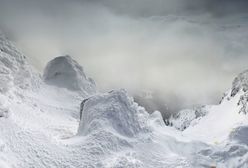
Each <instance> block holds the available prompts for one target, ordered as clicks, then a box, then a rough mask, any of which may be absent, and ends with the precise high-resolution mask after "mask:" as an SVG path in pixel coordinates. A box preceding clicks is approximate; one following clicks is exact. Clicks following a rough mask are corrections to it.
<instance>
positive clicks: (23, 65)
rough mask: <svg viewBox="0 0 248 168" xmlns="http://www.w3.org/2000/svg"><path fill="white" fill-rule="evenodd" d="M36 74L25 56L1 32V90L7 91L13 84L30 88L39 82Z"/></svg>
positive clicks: (22, 87)
mask: <svg viewBox="0 0 248 168" xmlns="http://www.w3.org/2000/svg"><path fill="white" fill-rule="evenodd" d="M35 75H36V74H35V72H34V70H32V68H31V66H29V65H28V63H27V61H26V58H25V56H24V55H23V54H22V53H21V52H20V51H19V50H18V49H17V48H16V47H15V46H14V45H13V44H12V43H11V42H10V41H9V40H8V39H6V38H5V37H4V35H2V34H0V78H1V80H0V92H2V93H5V92H7V91H9V89H10V88H12V87H13V86H14V87H15V88H16V87H19V88H21V89H25V88H30V86H31V85H33V84H35V82H37V81H36V80H37V79H34V78H37V76H35Z"/></svg>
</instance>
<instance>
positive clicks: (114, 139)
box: [0, 36, 248, 168]
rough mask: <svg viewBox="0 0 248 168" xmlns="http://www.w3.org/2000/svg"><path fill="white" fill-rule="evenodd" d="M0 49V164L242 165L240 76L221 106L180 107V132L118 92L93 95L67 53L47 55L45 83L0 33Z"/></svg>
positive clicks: (55, 167)
mask: <svg viewBox="0 0 248 168" xmlns="http://www.w3.org/2000/svg"><path fill="white" fill-rule="evenodd" d="M0 48H1V52H0V59H1V60H0V63H1V64H2V66H0V67H1V73H0V75H1V79H2V80H5V82H2V83H0V87H1V91H2V94H1V96H0V167H1V168H34V167H35V168H84V167H97V168H124V167H128V168H143V167H145V168H165V167H166V168H174V167H182V168H203V167H204V168H209V167H218V168H233V167H235V168H236V167H237V168H246V167H248V145H247V140H248V138H247V137H248V136H247V132H248V131H247V130H248V129H247V127H248V124H247V123H248V115H246V113H240V110H241V109H242V108H243V107H246V105H247V101H246V99H245V98H241V97H242V96H246V89H243V88H245V87H246V85H247V82H245V81H246V80H243V79H244V78H243V77H241V78H240V77H238V78H240V79H242V82H238V80H236V79H238V78H236V79H235V82H234V83H235V84H234V87H233V88H232V89H231V91H229V92H228V94H227V95H226V96H225V97H224V98H223V101H222V102H221V104H219V105H213V106H207V107H208V108H204V109H205V110H206V112H204V113H202V112H200V113H199V114H198V112H197V113H196V111H195V110H193V111H188V112H187V111H184V112H182V113H181V116H179V120H177V121H180V122H177V123H178V128H184V127H185V126H186V127H187V129H185V130H184V131H179V130H177V129H175V128H173V127H166V126H165V124H164V123H163V119H162V117H161V114H160V112H154V113H153V114H151V115H149V114H148V113H147V112H146V111H145V110H144V108H142V107H139V106H138V105H137V104H136V103H134V102H133V100H132V98H130V97H129V96H128V95H127V93H126V92H125V91H123V90H119V91H112V92H110V93H102V94H100V93H96V94H95V85H94V84H93V82H92V81H91V80H89V79H88V78H87V77H85V75H84V73H83V71H82V68H80V66H79V65H77V64H76V63H75V61H73V60H72V59H71V58H70V57H59V58H56V59H54V60H52V61H51V62H50V63H49V64H48V66H47V68H46V70H45V74H44V79H45V81H46V83H43V82H42V81H40V82H38V83H37V85H38V87H36V85H33V84H32V83H35V82H32V81H35V80H33V79H38V76H35V75H37V74H36V73H33V70H32V68H31V67H30V66H29V65H28V63H27V62H26V60H25V58H24V56H23V55H22V54H21V53H20V52H19V51H17V50H16V48H15V47H14V46H13V45H12V44H11V43H10V42H9V41H8V40H6V38H4V37H2V36H1V40H0ZM241 76H242V75H241ZM74 81H75V83H76V84H75V85H74V83H73V82H74ZM47 84H49V85H47ZM33 88H35V89H33ZM234 90H235V91H234ZM9 92H10V93H9ZM78 92H85V94H79V93H78ZM91 93H93V95H92V94H91ZM231 93H233V94H231ZM231 95H232V96H231ZM85 98H87V100H86V101H85V102H84V107H83V108H82V119H81V121H80V118H79V113H80V103H81V102H82V101H83V100H85ZM188 113H190V115H189V116H187V114H188ZM199 116H200V117H199ZM199 118H200V119H199ZM196 121H197V122H196ZM78 126H79V127H78Z"/></svg>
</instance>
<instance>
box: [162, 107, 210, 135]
mask: <svg viewBox="0 0 248 168" xmlns="http://www.w3.org/2000/svg"><path fill="white" fill-rule="evenodd" d="M206 108H207V107H196V108H194V109H185V110H181V111H180V112H178V113H177V114H176V115H175V116H172V117H171V118H170V119H169V120H168V121H166V123H167V125H169V126H173V127H175V128H176V129H179V130H181V131H183V130H185V129H186V128H188V127H189V126H190V125H194V124H196V122H197V121H199V120H200V119H201V118H202V117H204V116H205V115H206V114H207V109H206Z"/></svg>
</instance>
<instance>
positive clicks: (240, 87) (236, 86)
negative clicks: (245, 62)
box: [231, 70, 248, 97]
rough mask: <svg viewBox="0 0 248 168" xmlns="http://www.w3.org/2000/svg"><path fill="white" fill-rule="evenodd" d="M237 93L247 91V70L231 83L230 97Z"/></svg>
mask: <svg viewBox="0 0 248 168" xmlns="http://www.w3.org/2000/svg"><path fill="white" fill-rule="evenodd" d="M239 91H243V92H247V91H248V70H246V71H244V72H242V73H240V74H239V75H238V76H237V77H236V78H235V79H234V81H233V84H232V91H231V96H232V97H234V96H235V95H236V94H237V93H238V92H239Z"/></svg>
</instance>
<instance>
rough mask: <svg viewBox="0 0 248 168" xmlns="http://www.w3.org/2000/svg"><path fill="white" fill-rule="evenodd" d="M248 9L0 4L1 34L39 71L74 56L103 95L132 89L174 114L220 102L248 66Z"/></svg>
mask: <svg viewBox="0 0 248 168" xmlns="http://www.w3.org/2000/svg"><path fill="white" fill-rule="evenodd" d="M247 7H248V5H247V2H246V1H241V0H236V1H234V0H233V1H231V0H229V1H223V0H219V1H213V0H153V1H151V0H143V1H142V0H125V1H116V0H102V1H100V0H91V1H90V0H88V1H86V0H85V1H83V0H82V1H80V0H71V1H66V0H50V1H48V0H43V1H34V0H33V1H31V0H18V1H17V0H8V1H7V0H0V29H2V31H4V32H5V33H6V34H7V36H8V37H9V38H10V39H11V40H13V41H14V42H15V43H16V45H17V46H18V47H19V48H20V49H21V50H22V51H23V52H24V53H25V54H26V55H27V57H28V59H29V60H30V62H31V63H32V64H33V65H34V66H35V67H36V68H37V69H39V70H40V71H42V69H43V68H44V66H45V64H46V63H47V62H48V61H49V60H50V59H52V58H54V57H56V56H60V55H65V54H69V55H71V56H72V57H73V58H74V59H76V60H77V61H78V62H80V64H81V65H82V66H83V67H84V69H85V72H86V73H87V74H88V75H89V76H91V77H93V78H94V79H95V81H96V83H97V85H98V88H99V89H100V90H101V91H107V90H111V89H117V88H126V89H127V90H128V91H129V92H130V94H132V95H134V96H135V97H136V99H137V101H139V102H140V103H141V104H142V103H143V105H144V106H147V108H148V109H150V111H153V110H156V109H159V110H161V111H162V112H163V111H169V112H174V111H178V110H180V109H182V108H186V107H187V108H190V107H192V106H194V105H198V104H212V103H214V104H215V103H218V101H219V99H220V98H221V96H222V94H223V93H224V92H225V91H226V90H227V89H228V88H229V87H230V86H231V82H232V79H233V78H234V77H235V76H236V75H237V73H239V72H241V71H243V70H245V69H247V68H248V65H247V58H248V57H247V50H248V49H247V41H248V40H247V39H248V38H247V37H248V35H247V30H248V29H247V25H248V23H247V21H248V17H247V15H246V9H248V8H247ZM246 29H247V30H246ZM143 92H149V93H150V92H151V93H153V96H154V98H153V99H150V98H148V101H147V100H144V99H146V98H144V96H143ZM147 102H149V103H147Z"/></svg>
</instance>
